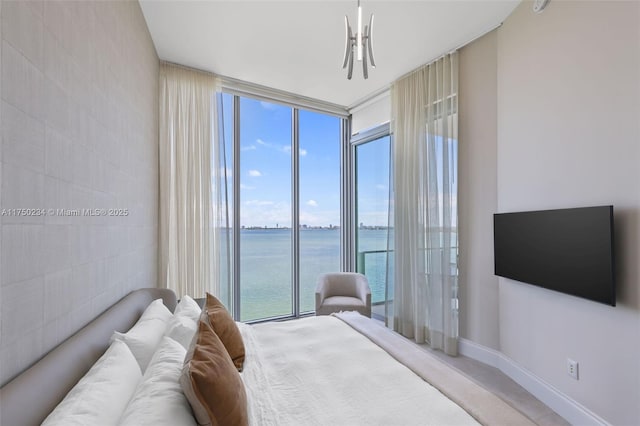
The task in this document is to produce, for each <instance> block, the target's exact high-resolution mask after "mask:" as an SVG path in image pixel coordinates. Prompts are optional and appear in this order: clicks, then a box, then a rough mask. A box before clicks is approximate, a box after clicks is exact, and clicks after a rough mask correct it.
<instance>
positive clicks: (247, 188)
mask: <svg viewBox="0 0 640 426" xmlns="http://www.w3.org/2000/svg"><path fill="white" fill-rule="evenodd" d="M240 189H246V190H248V191H250V190H252V189H256V187H255V186H249V185H245V184H244V183H241V184H240Z"/></svg>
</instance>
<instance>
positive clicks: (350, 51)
mask: <svg viewBox="0 0 640 426" xmlns="http://www.w3.org/2000/svg"><path fill="white" fill-rule="evenodd" d="M344 28H345V41H344V61H343V63H342V68H347V66H348V70H347V79H348V80H351V76H352V75H353V56H354V50H355V54H356V55H357V59H358V61H362V75H363V76H364V78H365V80H366V79H367V78H369V71H368V70H367V58H369V60H370V61H371V67H373V68H375V67H376V61H375V60H374V59H373V46H372V34H373V13H372V14H371V16H370V17H369V25H365V26H364V32H363V31H362V7H361V6H360V0H358V27H357V28H356V30H357V32H356V33H355V35H354V34H353V31H352V30H351V25H349V17H347V15H345V16H344Z"/></svg>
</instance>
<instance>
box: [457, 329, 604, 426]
mask: <svg viewBox="0 0 640 426" xmlns="http://www.w3.org/2000/svg"><path fill="white" fill-rule="evenodd" d="M458 350H459V352H460V354H461V355H464V356H466V357H469V358H473V359H475V360H476V361H480V362H482V363H484V364H487V365H490V366H492V367H495V368H497V369H498V370H500V371H502V372H503V373H504V374H506V375H507V376H508V377H510V378H511V379H512V380H513V381H514V382H516V383H518V384H519V385H520V386H522V387H523V388H525V389H526V390H527V391H528V392H529V393H531V394H532V395H533V396H535V397H536V398H538V399H539V400H540V401H542V402H544V403H545V404H546V405H547V406H548V407H549V408H551V409H552V410H553V411H555V412H556V413H558V414H559V415H560V416H562V417H563V418H564V419H565V420H567V421H568V422H569V423H571V424H572V425H585V426H586V425H609V423H608V422H606V421H605V420H604V419H602V418H601V417H600V416H598V415H597V414H595V413H593V412H591V411H590V410H589V409H587V408H586V407H584V406H583V405H581V404H580V403H578V402H577V401H574V400H573V399H571V398H569V397H568V396H567V395H565V394H564V393H562V392H560V391H559V390H558V389H556V388H554V387H553V386H552V385H550V384H549V383H547V382H545V381H544V380H542V379H541V378H539V377H537V376H536V375H534V374H533V373H531V372H530V371H528V370H526V369H525V368H523V367H521V366H520V365H518V364H517V363H516V362H515V361H513V360H512V359H511V358H509V357H508V356H506V355H504V354H503V353H502V352H499V351H496V350H495V349H491V348H488V347H486V346H482V345H480V344H478V343H475V342H472V341H471V340H467V339H463V338H460V339H459V340H458Z"/></svg>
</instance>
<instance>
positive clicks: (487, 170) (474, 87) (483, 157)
mask: <svg viewBox="0 0 640 426" xmlns="http://www.w3.org/2000/svg"><path fill="white" fill-rule="evenodd" d="M497 40H498V39H497V33H496V31H492V32H490V33H489V34H487V35H485V36H483V37H482V38H480V39H478V40H476V41H475V42H473V43H471V44H469V45H467V46H465V47H464V48H463V49H461V50H460V56H459V58H460V63H459V65H460V71H459V85H460V86H459V87H460V99H459V103H458V107H459V121H458V132H459V133H458V140H459V145H458V147H459V148H458V157H459V158H458V164H459V166H458V205H459V213H458V214H459V218H458V222H459V228H460V229H459V239H460V248H459V269H460V277H459V279H460V281H459V282H460V295H459V298H460V337H463V338H465V339H469V340H471V341H473V342H475V343H478V344H481V345H483V346H486V347H489V348H492V349H499V347H500V333H499V316H498V313H499V309H498V279H497V277H496V276H495V275H494V273H493V214H494V213H495V212H496V210H497V207H498V202H497V189H496V184H497V183H496V180H497V155H496V150H497V143H496V141H497V125H498V117H497V90H496V87H497V81H496V73H497Z"/></svg>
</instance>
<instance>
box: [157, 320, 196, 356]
mask: <svg viewBox="0 0 640 426" xmlns="http://www.w3.org/2000/svg"><path fill="white" fill-rule="evenodd" d="M196 331H198V325H197V324H196V323H195V321H192V320H191V318H187V317H185V316H178V315H174V316H173V318H171V319H170V320H169V322H168V323H167V328H166V330H165V331H164V335H165V336H168V337H171V338H172V339H173V340H175V341H176V342H178V343H180V344H181V345H182V347H183V348H185V349H189V345H190V344H191V341H192V340H193V336H194V335H195V334H196Z"/></svg>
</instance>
